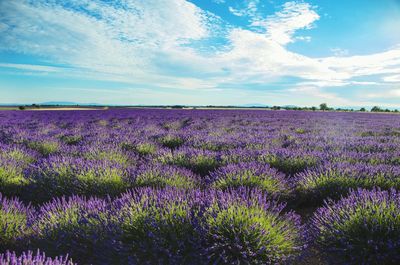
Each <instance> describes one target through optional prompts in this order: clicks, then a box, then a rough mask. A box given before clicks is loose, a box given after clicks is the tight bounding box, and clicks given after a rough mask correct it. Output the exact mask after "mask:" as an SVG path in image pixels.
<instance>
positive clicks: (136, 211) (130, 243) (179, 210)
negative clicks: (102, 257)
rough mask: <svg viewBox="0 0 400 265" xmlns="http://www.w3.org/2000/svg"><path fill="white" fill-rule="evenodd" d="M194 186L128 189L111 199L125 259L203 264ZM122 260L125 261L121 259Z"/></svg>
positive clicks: (199, 202)
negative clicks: (189, 188)
mask: <svg viewBox="0 0 400 265" xmlns="http://www.w3.org/2000/svg"><path fill="white" fill-rule="evenodd" d="M205 203H207V201H206V200H205V196H204V195H203V194H202V193H201V192H200V191H197V190H182V189H179V190H177V189H170V188H167V189H164V190H154V189H149V188H144V189H136V190H132V191H130V192H128V193H126V194H124V195H123V196H121V198H120V199H118V200H116V201H115V202H114V207H115V216H117V218H118V220H119V221H118V226H119V227H120V229H121V231H122V232H121V241H122V243H123V246H124V251H123V252H122V253H123V254H122V253H121V254H122V255H123V256H126V259H127V260H132V261H135V262H134V263H135V264H136V263H137V264H203V263H202V256H201V254H202V245H201V235H202V234H201V233H200V232H201V230H200V228H199V218H200V214H201V212H202V210H203V209H204V204H205ZM125 262H126V261H125Z"/></svg>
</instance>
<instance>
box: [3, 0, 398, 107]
mask: <svg viewBox="0 0 400 265" xmlns="http://www.w3.org/2000/svg"><path fill="white" fill-rule="evenodd" d="M46 101H73V102H78V103H103V104H196V105H197V104H198V105H202V104H215V105H241V104H251V103H261V104H267V105H287V104H291V105H300V106H311V105H318V104H319V103H321V102H326V103H328V104H329V105H331V106H372V105H379V106H382V107H400V0H380V1H378V0H376V1H375V0H371V1H370V0H368V1H365V0H336V1H331V0H310V1H276V0H237V1H236V0H209V1H207V0H191V1H184V0H146V1H141V0H130V1H129V0H117V1H98V0H71V1H59V0H51V1H44V0H35V1H34V0H31V1H24V0H3V1H1V0H0V103H34V102H35V103H40V102H46Z"/></svg>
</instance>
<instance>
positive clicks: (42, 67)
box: [0, 63, 66, 72]
mask: <svg viewBox="0 0 400 265" xmlns="http://www.w3.org/2000/svg"><path fill="white" fill-rule="evenodd" d="M0 67H3V68H14V69H20V70H30V71H39V72H62V71H65V70H66V69H65V68H60V67H52V66H45V65H32V64H14V63H0Z"/></svg>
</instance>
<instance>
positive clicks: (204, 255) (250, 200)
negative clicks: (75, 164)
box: [0, 188, 307, 264]
mask: <svg viewBox="0 0 400 265" xmlns="http://www.w3.org/2000/svg"><path fill="white" fill-rule="evenodd" d="M284 207H285V205H284V204H282V203H278V202H276V201H273V200H268V199H267V197H266V196H265V195H264V194H263V193H261V192H258V191H249V190H244V189H242V190H238V191H228V192H221V191H216V190H213V191H208V192H202V191H200V190H191V191H184V190H177V189H163V190H155V189H148V188H142V189H136V190H132V191H129V192H127V193H125V194H123V195H121V196H120V197H118V198H116V199H114V200H110V199H99V198H94V197H92V198H84V197H79V196H73V197H70V198H64V197H63V198H59V199H54V200H53V201H51V202H48V203H45V204H44V205H42V206H40V207H37V208H33V207H30V206H25V205H23V204H22V203H21V202H20V201H18V200H17V199H12V200H10V199H6V198H1V207H0V215H1V220H2V221H1V222H0V226H1V227H0V228H1V229H0V231H2V232H1V233H0V237H1V239H2V240H1V241H0V242H1V243H0V249H2V250H3V251H5V250H6V249H9V250H17V251H18V250H23V249H26V248H28V249H37V248H39V249H41V250H42V251H45V252H46V254H47V255H49V256H51V257H53V256H63V255H65V253H68V255H69V257H70V258H72V260H73V261H76V262H78V263H82V264H90V263H93V264H205V263H214V264H242V263H252V264H265V263H283V262H288V261H291V260H293V259H295V258H297V257H298V256H299V255H300V254H301V251H302V250H303V249H304V248H305V245H306V242H307V240H306V237H305V230H304V227H303V225H301V222H300V217H299V216H298V215H296V214H295V213H293V212H285V211H284ZM0 257H1V256H0ZM6 259H7V258H6ZM8 259H10V258H9V257H8ZM13 259H15V258H13ZM61 261H63V260H62V259H60V262H61Z"/></svg>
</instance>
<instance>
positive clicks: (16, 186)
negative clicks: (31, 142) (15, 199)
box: [0, 164, 30, 196]
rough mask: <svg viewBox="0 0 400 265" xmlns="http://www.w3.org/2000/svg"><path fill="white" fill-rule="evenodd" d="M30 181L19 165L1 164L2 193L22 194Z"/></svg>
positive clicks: (0, 188) (8, 194)
mask: <svg viewBox="0 0 400 265" xmlns="http://www.w3.org/2000/svg"><path fill="white" fill-rule="evenodd" d="M29 184H30V181H29V180H28V179H27V178H25V176H24V175H23V173H22V169H21V168H20V167H18V166H17V165H11V164H3V165H0V193H2V194H3V195H6V196H22V195H24V194H23V193H24V192H26V190H25V188H26V187H27V186H28V185H29Z"/></svg>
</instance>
